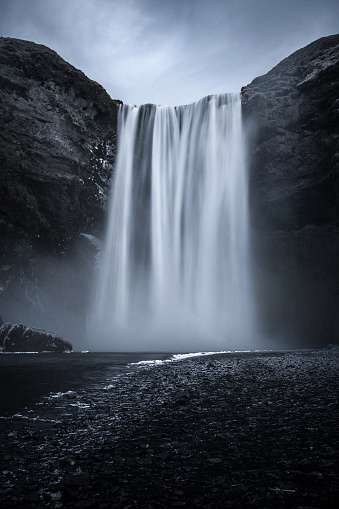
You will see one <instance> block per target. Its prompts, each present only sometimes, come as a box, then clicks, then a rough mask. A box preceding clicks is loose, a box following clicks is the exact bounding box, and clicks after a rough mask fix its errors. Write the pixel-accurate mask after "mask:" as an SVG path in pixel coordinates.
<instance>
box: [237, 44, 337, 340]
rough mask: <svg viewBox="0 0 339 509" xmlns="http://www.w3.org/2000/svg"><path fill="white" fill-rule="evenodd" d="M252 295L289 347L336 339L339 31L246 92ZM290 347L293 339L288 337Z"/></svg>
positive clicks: (270, 330) (270, 329)
mask: <svg viewBox="0 0 339 509" xmlns="http://www.w3.org/2000/svg"><path fill="white" fill-rule="evenodd" d="M242 102H243V114H244V121H245V126H246V129H247V135H248V138H249V142H250V143H249V154H248V160H249V166H250V196H251V214H252V217H251V220H252V227H253V249H254V255H255V256H254V268H255V288H256V296H257V298H256V301H257V302H258V303H259V304H258V309H259V313H260V317H261V324H262V325H263V330H264V332H265V333H266V334H267V335H268V336H270V337H272V338H288V339H289V340H292V345H293V344H294V345H299V346H316V345H319V344H323V345H324V344H328V343H331V342H335V341H337V340H338V338H339V256H338V254H339V235H338V233H339V36H338V35H335V36H330V37H326V38H322V39H319V40H318V41H315V42H314V43H312V44H310V45H309V46H307V47H305V48H303V49H301V50H299V51H297V52H296V53H294V54H293V55H291V56H289V57H288V58H286V59H285V60H283V61H282V62H281V63H280V64H278V65H277V66H276V67H275V68H273V69H272V70H271V71H270V72H268V73H267V74H266V75H265V76H261V77H259V78H256V79H255V80H254V81H253V82H252V83H251V84H250V85H248V86H247V87H244V88H243V89H242ZM287 344H288V343H287Z"/></svg>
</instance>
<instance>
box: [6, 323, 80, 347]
mask: <svg viewBox="0 0 339 509" xmlns="http://www.w3.org/2000/svg"><path fill="white" fill-rule="evenodd" d="M0 345H2V348H3V351H4V352H53V353H65V352H71V351H72V350H73V347H72V345H71V343H69V342H68V341H65V340H64V339H63V338H61V337H60V336H57V335H56V334H53V333H52V332H50V331H46V330H42V329H36V328H34V327H27V326H26V325H23V324H14V325H12V324H11V323H9V322H7V323H5V324H3V325H2V326H1V327H0Z"/></svg>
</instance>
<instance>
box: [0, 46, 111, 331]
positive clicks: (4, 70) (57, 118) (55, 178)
mask: <svg viewBox="0 0 339 509" xmlns="http://www.w3.org/2000/svg"><path fill="white" fill-rule="evenodd" d="M119 103H120V101H115V100H113V99H111V98H110V96H109V95H108V94H107V93H106V91H105V90H104V89H103V88H102V87H101V85H99V84H98V83H96V82H94V81H92V80H90V79H89V78H87V77H86V76H85V75H84V74H83V73H82V72H81V71H80V70H78V69H76V68H74V67H73V66H72V65H70V64H68V63H67V62H65V61H64V60H63V59H62V58H61V57H60V56H59V55H57V53H55V52H54V51H52V50H50V49H49V48H47V47H45V46H42V45H39V44H35V43H33V42H29V41H22V40H18V39H11V38H0V168H1V171H0V203H1V205H0V238H1V250H0V308H1V312H2V314H3V316H6V320H9V321H13V322H18V321H19V320H20V321H21V320H22V321H29V323H31V324H32V325H33V324H34V325H35V326H37V327H44V328H52V329H53V330H55V328H56V327H58V320H56V319H55V316H54V315H58V314H59V316H60V313H61V312H62V310H63V309H67V310H68V311H69V314H70V315H71V317H72V318H73V319H74V315H77V316H79V312H80V311H81V310H82V309H83V308H84V307H85V305H86V303H87V301H86V296H88V294H89V291H90V290H89V287H90V283H91V281H90V275H91V268H92V266H91V262H92V261H93V256H94V255H95V252H94V253H93V252H92V251H93V249H92V247H91V245H90V243H89V242H87V245H86V239H87V240H88V238H90V237H89V236H94V237H97V236H99V237H100V235H101V234H102V232H103V228H104V224H105V217H106V206H107V200H108V197H107V195H108V190H109V185H110V178H111V176H112V172H113V165H114V160H115V152H116V129H117V108H118V105H119ZM80 234H85V235H86V236H87V237H79V236H80ZM79 253H80V254H79ZM85 276H86V277H85ZM86 282H87V286H86ZM13 309H14V311H13ZM80 314H81V313H80ZM64 315H65V313H64ZM67 318H68V317H66V316H65V318H64V320H61V321H63V322H65V321H66V320H67ZM81 321H82V317H81V318H79V322H80V323H81ZM59 323H60V319H59ZM58 332H59V333H60V334H61V335H63V334H64V331H63V330H60V331H58Z"/></svg>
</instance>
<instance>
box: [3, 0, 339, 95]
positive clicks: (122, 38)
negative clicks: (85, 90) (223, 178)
mask: <svg viewBox="0 0 339 509" xmlns="http://www.w3.org/2000/svg"><path fill="white" fill-rule="evenodd" d="M338 22H339V3H338V2H337V0H322V2H319V1H318V0H298V2H295V1H294V0H293V1H292V0H284V1H280V0H171V1H169V0H124V1H121V0H58V2H55V0H29V1H26V0H0V32H1V35H3V36H10V37H16V38H22V39H28V40H33V41H35V42H37V43H41V44H45V45H46V46H49V47H50V48H52V49H54V50H55V51H57V52H58V53H59V54H60V55H61V56H62V57H63V58H64V59H65V60H67V61H68V62H70V63H72V64H73V65H74V66H75V67H78V68H80V69H81V70H83V71H84V72H85V74H87V75H88V76H89V77H90V78H91V79H94V80H95V81H98V82H99V83H101V84H102V85H103V86H104V87H105V88H106V89H107V91H108V92H109V93H110V95H111V96H112V97H114V98H120V99H122V100H123V101H124V102H129V103H137V104H140V103H145V102H155V103H167V104H183V103H187V102H192V101H194V100H197V99H199V98H201V97H202V96H204V95H207V94H210V93H216V92H235V91H238V90H240V88H241V86H243V85H246V84H247V83H249V82H250V81H251V80H252V79H254V78H255V77H256V76H258V75H260V74H263V73H265V72H267V71H268V70H269V69H270V68H271V67H273V66H274V65H276V64H277V63H278V62H279V61H280V60H281V59H282V58H284V57H286V56H288V55H289V54H290V53H292V52H293V51H295V50H297V49H298V48H300V47H302V46H305V45H306V44H308V43H310V42H311V41H312V40H314V39H316V38H318V37H321V36H324V35H329V34H331V33H335V31H336V29H337V27H338V26H339V25H338Z"/></svg>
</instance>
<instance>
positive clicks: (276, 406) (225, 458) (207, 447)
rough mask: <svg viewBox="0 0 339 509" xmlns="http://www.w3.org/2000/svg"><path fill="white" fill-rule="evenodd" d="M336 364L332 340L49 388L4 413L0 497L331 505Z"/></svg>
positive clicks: (20, 501)
mask: <svg viewBox="0 0 339 509" xmlns="http://www.w3.org/2000/svg"><path fill="white" fill-rule="evenodd" d="M338 367H339V353H338V349H337V348H333V349H324V350H306V351H305V350H303V351H295V352H291V351H288V352H286V351H285V352H275V353H272V352H270V353H269V352H265V353H258V352H256V353H255V354H254V353H253V354H247V355H246V354H245V355H241V354H238V355H237V354H234V355H233V356H230V355H227V354H213V355H209V356H207V355H206V356H200V357H193V358H192V357H191V358H188V359H185V360H182V361H180V362H167V363H162V364H153V365H149V364H148V365H147V364H146V365H142V366H141V367H140V366H139V367H136V368H134V369H130V370H125V371H122V372H120V373H118V374H117V375H116V376H113V377H112V378H111V379H110V380H109V378H108V379H107V380H106V381H104V380H102V382H100V384H99V385H95V384H88V385H86V386H82V387H81V388H79V390H76V391H69V392H65V393H64V394H60V395H59V396H58V397H54V398H52V397H50V398H44V399H43V400H41V401H40V402H39V403H40V404H38V405H36V406H35V408H34V409H31V410H30V411H28V412H26V415H22V416H21V417H19V416H17V417H15V416H12V417H9V418H7V419H6V420H3V419H1V420H0V428H1V432H2V433H1V434H2V436H1V444H2V449H3V450H2V455H1V456H0V459H1V465H0V481H1V484H0V485H1V486H2V489H1V488H0V492H1V494H0V505H1V507H3V508H7V507H8V508H9V507H32V508H33V507H36V508H37V507H41V508H42V507H53V508H56V507H60V508H61V507H65V508H85V507H93V508H95V507H98V508H101V509H105V508H107V509H111V508H116V509H118V508H127V507H138V508H144V509H151V508H153V507H160V508H161V507H164V508H166V507H181V506H182V507H188V508H191V507H197V508H199V507H200V508H204V509H207V508H212V509H213V508H219V507H220V508H224V507H225V508H227V507H239V508H244V507H253V508H265V507H267V508H270V507H274V508H279V507H281V508H282V507H284V508H291V509H292V508H294V507H317V508H318V509H319V508H324V509H325V508H326V509H327V508H334V507H336V506H337V503H338V500H339V474H338V471H339V468H338V467H339V465H338V452H339V451H338V433H337V422H338V417H339V412H338V400H337V397H338V393H337V391H338V381H339V375H338ZM4 472H5V473H4ZM42 472H43V474H42Z"/></svg>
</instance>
